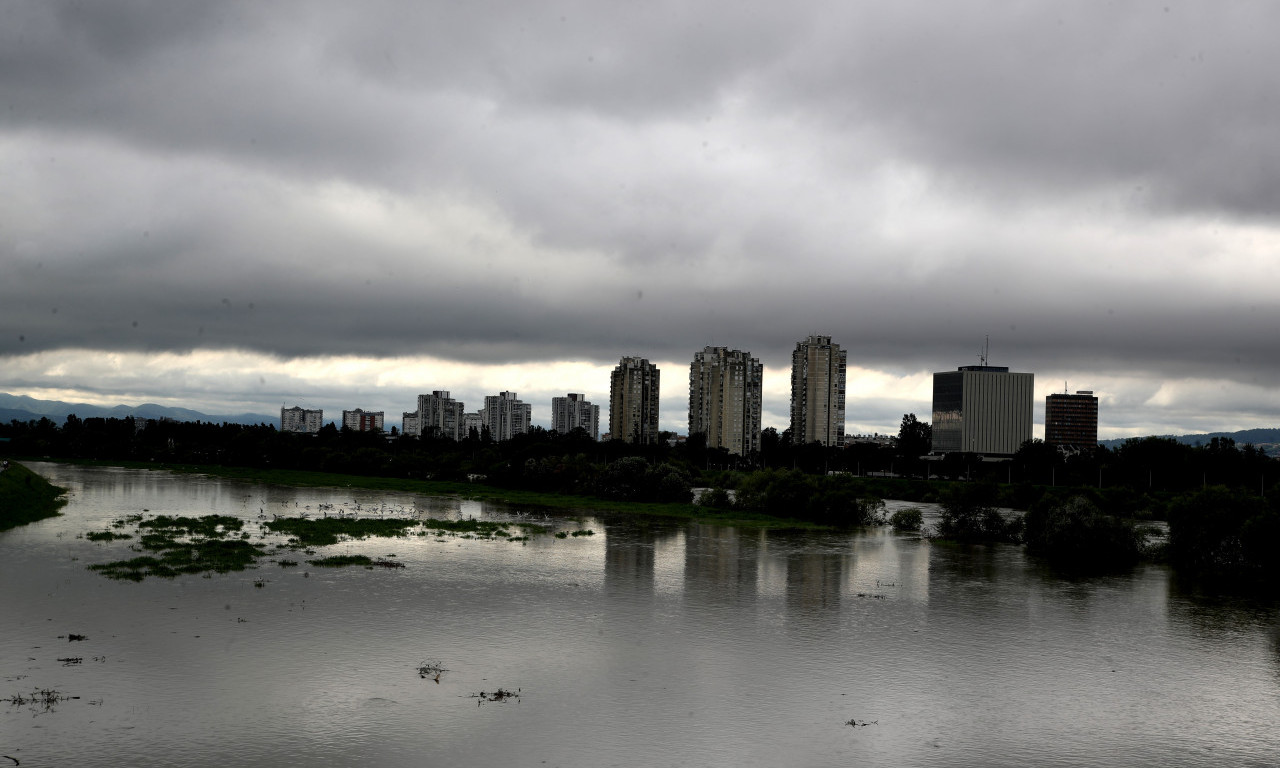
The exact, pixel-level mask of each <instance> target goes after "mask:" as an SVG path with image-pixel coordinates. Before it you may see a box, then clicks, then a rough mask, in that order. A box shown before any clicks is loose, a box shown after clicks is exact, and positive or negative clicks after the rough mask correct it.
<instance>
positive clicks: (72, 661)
mask: <svg viewBox="0 0 1280 768" xmlns="http://www.w3.org/2000/svg"><path fill="white" fill-rule="evenodd" d="M58 661H60V662H62V666H64V667H71V666H75V665H76V664H82V663H84V657H83V656H68V657H67V658H65V659H58Z"/></svg>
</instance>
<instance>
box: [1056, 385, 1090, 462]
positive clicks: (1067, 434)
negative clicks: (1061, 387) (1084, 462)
mask: <svg viewBox="0 0 1280 768" xmlns="http://www.w3.org/2000/svg"><path fill="white" fill-rule="evenodd" d="M1044 441H1045V442H1046V443H1048V444H1049V445H1054V446H1061V447H1064V448H1075V449H1077V450H1079V449H1083V448H1096V447H1097V445H1098V398H1096V397H1094V396H1093V392H1092V391H1091V390H1080V391H1078V392H1076V393H1075V394H1074V395H1069V394H1067V393H1065V392H1062V393H1059V394H1055V395H1049V396H1048V397H1046V398H1045V400H1044Z"/></svg>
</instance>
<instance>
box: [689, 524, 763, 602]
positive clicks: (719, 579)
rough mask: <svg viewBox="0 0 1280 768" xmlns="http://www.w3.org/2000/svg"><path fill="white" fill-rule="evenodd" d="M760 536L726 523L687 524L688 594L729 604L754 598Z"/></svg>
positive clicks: (700, 598) (709, 600)
mask: <svg viewBox="0 0 1280 768" xmlns="http://www.w3.org/2000/svg"><path fill="white" fill-rule="evenodd" d="M756 536H758V533H757V532H754V531H750V532H744V531H741V530H739V529H737V528H730V527H724V526H715V525H698V524H696V523H691V524H690V525H688V526H686V527H685V546H684V590H685V595H686V597H696V598H697V599H699V600H705V601H708V602H711V603H716V604H726V605H727V604H738V603H741V602H746V601H750V600H754V599H755V595H756V579H757V564H758V560H759V551H758V547H757V546H756V543H755V540H754V539H755V537H756Z"/></svg>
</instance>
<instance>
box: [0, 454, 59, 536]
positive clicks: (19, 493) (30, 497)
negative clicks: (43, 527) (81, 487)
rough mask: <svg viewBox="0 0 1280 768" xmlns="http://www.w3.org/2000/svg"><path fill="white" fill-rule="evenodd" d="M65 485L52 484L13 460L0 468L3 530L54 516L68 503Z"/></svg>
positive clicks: (1, 522)
mask: <svg viewBox="0 0 1280 768" xmlns="http://www.w3.org/2000/svg"><path fill="white" fill-rule="evenodd" d="M65 492H66V489H65V488H59V487H58V486H56V485H52V484H50V483H49V481H48V480H45V479H44V478H43V477H41V476H39V475H37V474H36V473H35V472H32V471H31V470H29V469H27V468H26V467H24V466H22V465H21V464H19V463H17V462H14V461H10V462H9V466H8V467H7V468H6V469H5V470H4V471H0V531H5V530H8V529H10V528H16V527H17V526H19V525H26V524H27V523H34V522H35V521H37V520H43V519H45V518H46V517H53V516H55V515H57V514H59V513H58V508H59V507H61V506H62V505H63V504H65V503H66V500H65V499H63V498H61V497H62V494H63V493H65Z"/></svg>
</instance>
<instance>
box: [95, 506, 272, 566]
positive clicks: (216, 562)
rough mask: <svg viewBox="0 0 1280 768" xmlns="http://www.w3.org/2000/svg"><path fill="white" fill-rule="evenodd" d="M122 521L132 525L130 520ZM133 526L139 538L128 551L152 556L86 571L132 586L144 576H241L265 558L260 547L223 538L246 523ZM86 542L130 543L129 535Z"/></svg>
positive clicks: (166, 521)
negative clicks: (127, 582)
mask: <svg viewBox="0 0 1280 768" xmlns="http://www.w3.org/2000/svg"><path fill="white" fill-rule="evenodd" d="M125 520H126V521H130V522H133V520H131V519H130V518H125ZM136 522H137V525H138V531H139V533H140V536H139V539H138V543H137V544H135V545H134V546H133V547H132V548H133V549H134V551H139V552H150V553H153V554H147V555H142V556H139V557H134V558H131V559H128V560H116V561H113V562H109V563H98V564H95V565H90V566H89V569H90V570H94V571H98V572H100V573H102V574H103V575H104V576H107V577H109V578H113V579H127V580H130V581H141V580H142V579H144V578H146V577H147V576H159V577H162V578H169V579H171V578H173V577H175V576H178V575H179V574H183V573H205V574H208V573H228V572H230V571H243V570H244V569H246V568H250V567H253V566H254V565H255V564H256V563H257V561H258V558H260V557H262V556H263V555H265V554H266V551H265V550H263V549H262V548H261V547H259V546H257V545H254V544H250V543H249V542H247V541H245V540H243V539H242V538H235V539H228V538H227V536H228V535H230V534H231V533H233V532H236V531H239V530H240V528H241V527H243V525H244V521H243V520H240V519H239V518H236V517H229V516H226V515H206V516H204V517H169V516H166V515H158V516H156V517H154V518H152V519H150V520H143V519H137V520H136ZM142 531H147V532H146V533H142ZM85 537H86V538H89V539H91V540H95V541H110V540H112V539H129V538H132V537H131V536H130V535H129V534H125V533H113V532H111V531H102V532H97V531H94V532H90V533H88V534H85Z"/></svg>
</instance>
